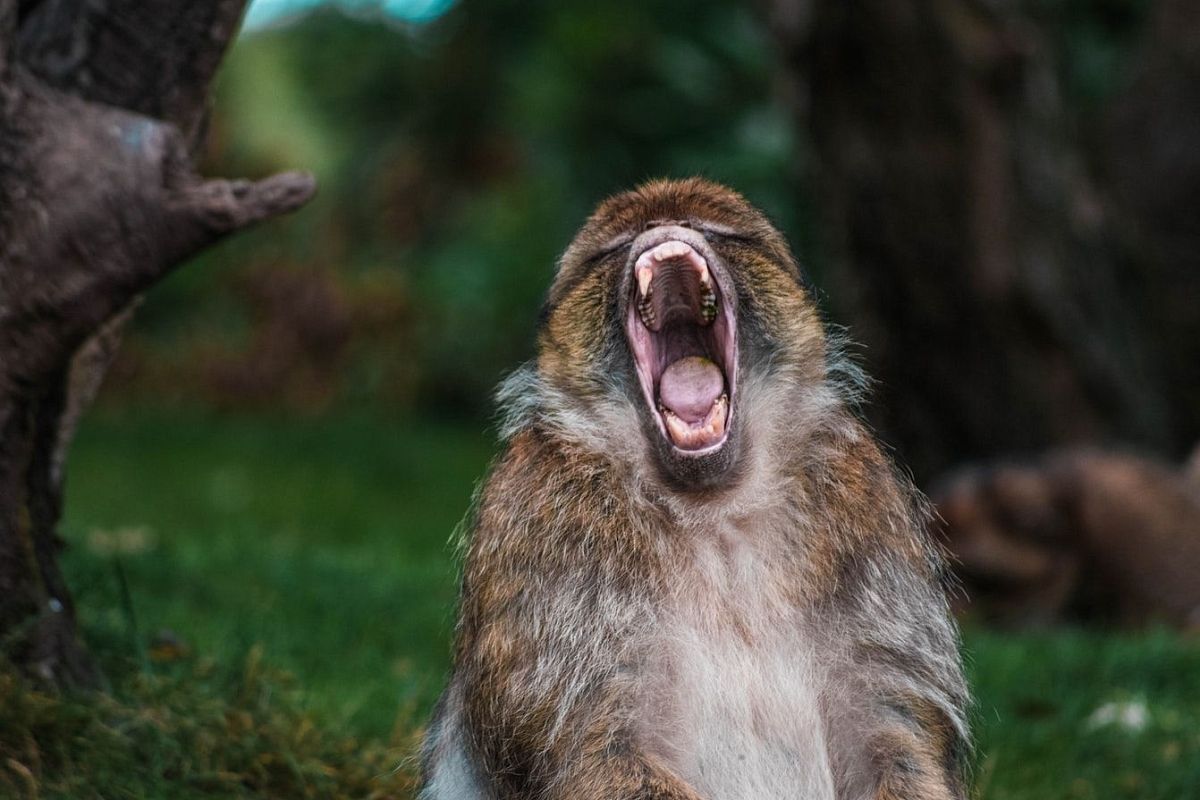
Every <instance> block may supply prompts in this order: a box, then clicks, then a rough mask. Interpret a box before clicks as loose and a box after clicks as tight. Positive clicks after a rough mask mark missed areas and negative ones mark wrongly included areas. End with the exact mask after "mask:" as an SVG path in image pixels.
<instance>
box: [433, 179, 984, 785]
mask: <svg viewBox="0 0 1200 800" xmlns="http://www.w3.org/2000/svg"><path fill="white" fill-rule="evenodd" d="M855 374H856V372H855V370H854V369H853V368H852V366H850V365H848V364H847V363H846V361H845V359H844V358H843V356H842V355H841V354H840V352H839V348H838V347H837V346H836V345H835V344H831V342H830V337H829V336H828V335H827V332H826V330H825V327H824V325H823V324H822V321H821V315H820V313H819V311H818V309H817V306H816V302H815V299H814V297H813V293H812V291H811V289H809V288H808V286H807V284H806V283H805V279H804V277H803V275H802V273H801V271H800V268H799V267H798V266H797V263H796V260H795V259H794V257H793V256H792V254H791V252H790V251H789V248H788V245H787V244H786V242H785V241H784V239H783V237H782V236H781V234H780V233H779V232H778V231H777V230H775V228H774V227H772V226H771V224H770V223H769V222H768V221H767V219H766V218H765V217H764V215H763V214H762V213H760V212H759V211H757V210H756V209H755V208H753V207H752V206H751V205H749V204H748V203H747V202H746V200H744V199H743V198H742V197H741V196H740V195H738V194H737V193H735V192H733V191H731V190H729V189H726V188H724V187H722V186H718V185H716V184H713V183H709V182H707V181H704V180H700V179H690V180H682V181H654V182H651V183H647V184H645V185H643V186H640V187H639V188H637V189H635V190H633V191H630V192H626V193H624V194H620V195H617V196H615V197H612V198H610V199H609V200H607V201H605V202H604V203H602V204H601V205H600V207H599V208H598V209H597V210H596V211H595V213H594V214H593V215H592V216H591V217H590V218H589V219H588V221H587V222H586V224H585V225H584V226H583V229H582V230H581V231H580V232H579V234H578V235H577V236H576V237H575V240H574V241H573V242H572V243H571V244H570V246H569V247H568V248H567V250H566V252H565V253H564V254H563V256H562V259H561V262H560V265H559V269H558V273H557V276H556V278H555V280H554V282H553V285H552V286H551V288H550V291H549V294H548V297H547V301H546V305H545V309H544V313H543V316H542V322H541V328H540V331H539V336H538V354H537V358H536V360H535V362H533V363H531V364H530V365H527V366H526V367H525V368H523V369H521V370H519V371H517V372H516V373H515V374H514V375H513V376H512V377H511V378H510V379H509V380H508V381H507V382H506V383H505V385H504V386H503V387H502V389H501V391H500V400H501V402H502V404H503V406H504V408H505V411H506V414H507V416H506V420H505V425H504V431H503V434H504V437H505V440H506V443H507V444H506V448H505V450H504V452H503V453H502V454H501V455H500V457H499V458H498V460H497V462H496V464H495V465H494V467H493V468H492V471H491V474H490V476H489V477H488V478H487V480H486V482H485V483H484V484H483V486H482V488H481V489H480V492H479V494H478V497H477V500H476V508H475V510H474V517H473V525H472V526H471V530H470V532H469V535H468V540H467V541H466V543H465V551H466V556H465V565H464V568H463V576H462V596H461V601H460V609H459V623H458V628H457V635H456V644H455V650H454V666H453V672H452V675H451V677H450V681H449V684H448V686H447V688H446V690H445V693H444V695H443V696H442V698H441V701H440V702H439V704H438V707H437V710H436V712H435V714H434V718H433V720H432V722H431V723H430V726H429V729H428V733H427V736H426V742H425V748H424V754H423V790H422V794H421V797H422V798H424V799H425V800H475V799H476V798H488V799H489V800H509V799H510V798H511V799H512V800H516V799H517V798H538V799H539V800H554V799H557V798H561V799H562V800H566V799H567V798H570V799H571V800H618V799H619V800H724V799H726V798H746V799H747V800H751V799H752V800H769V799H770V798H780V799H782V798H788V799H789V800H798V799H799V798H877V799H878V800H885V799H886V800H900V799H901V798H912V799H913V800H916V799H917V798H920V800H943V799H945V798H963V797H965V787H964V778H963V774H962V759H963V756H964V753H965V752H966V744H965V743H966V740H967V730H966V723H965V707H966V704H967V692H966V688H965V686H964V681H963V676H962V672H961V667H960V661H959V655H958V634H957V630H956V628H955V625H954V622H953V620H952V618H951V616H950V614H949V612H948V605H947V602H946V599H945V595H944V591H943V583H942V581H943V578H944V571H943V566H942V560H941V557H940V553H939V551H938V549H937V548H936V547H935V546H934V545H933V544H932V543H931V541H930V540H929V539H927V538H926V536H925V534H924V533H923V531H924V522H925V517H926V506H925V503H924V502H923V500H922V499H921V497H920V496H919V495H918V494H917V493H916V491H915V490H914V489H913V488H912V487H911V486H910V485H909V484H908V482H907V481H906V480H904V479H903V478H902V477H900V476H899V474H898V473H897V470H896V468H895V467H894V465H893V464H892V463H891V462H890V461H889V459H888V457H887V456H885V455H884V453H883V452H882V451H881V450H880V447H879V445H878V444H877V443H876V441H875V440H874V439H873V438H872V436H871V434H870V432H869V431H868V430H867V429H866V428H865V427H864V425H863V424H862V423H861V422H860V421H859V419H858V417H857V416H856V414H855V411H854V399H855V392H856V386H857V385H858V381H856V379H855Z"/></svg>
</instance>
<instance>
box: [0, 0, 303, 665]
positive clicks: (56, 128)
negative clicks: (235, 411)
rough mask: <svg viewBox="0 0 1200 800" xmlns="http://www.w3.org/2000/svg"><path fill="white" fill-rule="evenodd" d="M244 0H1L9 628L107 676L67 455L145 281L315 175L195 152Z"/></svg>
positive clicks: (1, 443)
mask: <svg viewBox="0 0 1200 800" xmlns="http://www.w3.org/2000/svg"><path fill="white" fill-rule="evenodd" d="M243 5H244V3H243V2H242V1H241V0H207V1H202V0H159V2H155V3H146V2H141V1H140V0H109V2H104V3H96V2H90V1H89V0H42V1H41V2H38V0H20V2H17V0H0V642H2V643H3V652H4V654H5V655H6V656H7V657H9V658H11V659H13V660H14V661H15V662H17V663H18V664H20V665H21V666H23V667H24V668H26V669H27V670H28V671H29V672H30V673H31V674H34V675H36V676H38V677H40V678H42V679H44V680H45V681H47V682H49V683H52V684H64V683H75V684H83V685H88V684H93V683H95V681H96V679H97V674H96V671H95V668H94V667H93V665H92V663H91V661H90V659H89V658H88V656H87V654H86V651H85V650H84V649H83V648H82V646H81V645H80V644H79V643H78V641H77V637H76V633H75V621H74V610H73V606H72V602H71V597H70V594H69V592H68V590H67V587H66V586H65V585H64V582H63V579H62V576H61V574H60V572H59V569H58V566H57V552H58V550H59V549H60V546H61V545H60V540H59V539H58V537H57V534H56V531H55V527H56V524H57V522H58V518H59V515H60V506H61V501H62V484H63V472H64V459H65V455H66V450H67V447H68V445H69V443H70V439H71V436H72V433H73V430H74V427H75V424H76V422H77V420H78V418H79V414H80V413H81V411H82V410H83V409H84V408H85V407H86V406H87V405H88V403H89V402H90V400H91V397H92V394H93V393H94V391H95V390H96V388H97V387H98V385H99V382H100V379H101V378H102V376H103V373H104V371H105V369H106V367H107V365H108V363H109V361H110V359H111V357H112V354H113V350H114V348H115V347H116V344H117V341H118V340H119V334H120V327H121V324H122V322H123V320H124V319H125V318H126V317H127V316H128V314H129V313H130V309H131V308H132V306H133V304H134V303H135V302H136V300H137V298H138V296H139V295H140V293H141V292H143V291H145V290H146V289H147V288H148V287H149V286H151V285H152V284H153V283H154V282H155V281H157V280H158V279H160V278H161V277H163V276H164V275H165V274H166V273H168V272H169V271H170V270H171V269H173V268H174V267H176V266H177V265H179V264H180V263H182V262H183V261H185V260H186V259H187V258H188V257H189V256H190V255H192V254H194V253H196V252H197V251H199V250H201V249H203V248H205V247H206V246H208V245H210V244H211V243H213V242H215V241H216V240H217V239H219V238H221V237H222V236H225V235H227V234H229V233H232V232H235V231H237V230H239V229H241V228H244V227H246V226H247V225H250V224H251V223H254V222H256V221H258V220H262V219H266V218H269V217H272V216H275V215H277V214H281V213H284V212H287V211H290V210H292V209H294V208H296V207H298V206H299V205H301V204H302V203H304V202H305V201H306V200H307V199H308V197H309V196H310V195H311V194H312V191H313V182H312V179H311V178H309V177H307V176H305V175H300V174H296V173H287V174H283V175H278V176H276V177H273V178H269V179H267V180H263V181H259V182H246V181H224V180H204V179H202V178H200V177H199V176H198V175H197V174H196V173H195V172H194V170H193V166H192V151H193V146H194V145H195V144H196V143H197V142H198V140H199V139H200V134H201V132H202V130H203V123H204V118H205V101H206V97H207V94H208V87H209V83H210V81H211V79H212V77H213V73H214V72H215V70H216V68H217V65H218V64H219V62H220V60H221V57H222V55H223V53H224V51H225V49H226V46H227V45H228V44H229V42H230V39H231V38H232V36H233V34H234V33H235V32H236V29H237V25H238V21H239V19H240V17H241V14H242V10H243Z"/></svg>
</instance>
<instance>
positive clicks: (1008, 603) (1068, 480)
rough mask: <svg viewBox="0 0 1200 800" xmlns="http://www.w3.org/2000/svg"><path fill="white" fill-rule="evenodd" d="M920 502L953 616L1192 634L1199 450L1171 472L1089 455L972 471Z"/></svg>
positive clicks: (1198, 597) (1124, 458)
mask: <svg viewBox="0 0 1200 800" xmlns="http://www.w3.org/2000/svg"><path fill="white" fill-rule="evenodd" d="M932 497H933V500H934V502H935V504H936V505H937V509H938V512H939V513H940V515H941V517H942V520H943V521H944V523H943V530H944V532H945V536H946V540H947V543H948V546H949V549H950V551H951V552H952V554H953V556H954V559H953V561H952V566H953V567H954V569H955V571H956V572H957V573H958V576H959V578H960V579H961V581H962V584H963V588H964V593H963V594H962V595H960V596H959V598H958V601H957V606H958V608H957V610H958V611H960V612H963V613H966V614H968V615H970V616H977V617H980V618H982V619H984V620H987V621H992V622H998V623H1002V624H1010V625H1037V624H1045V623H1050V622H1057V621H1061V620H1077V621H1099V622H1109V623H1115V624H1122V625H1144V624H1148V623H1153V622H1165V623H1169V624H1173V625H1177V626H1181V627H1186V628H1193V629H1200V447H1197V448H1196V450H1195V451H1194V452H1193V454H1192V457H1191V460H1190V461H1189V463H1188V464H1187V465H1185V466H1184V467H1183V468H1182V469H1179V468H1174V467H1172V466H1169V465H1167V464H1163V463H1160V462H1157V461H1152V460H1149V459H1146V458H1140V457H1136V456H1131V455H1121V454H1115V453H1104V452H1100V451H1097V450H1065V451H1060V452H1056V453H1052V454H1050V455H1048V456H1046V457H1044V458H1042V459H1040V460H1038V461H1034V462H1030V463H1027V464H1023V465H1018V464H995V465H988V466H980V467H972V468H968V469H964V470H961V471H958V472H955V473H953V474H951V475H949V476H948V477H946V478H944V479H942V480H941V481H940V482H939V485H938V486H937V487H936V488H935V489H934V491H933V492H932Z"/></svg>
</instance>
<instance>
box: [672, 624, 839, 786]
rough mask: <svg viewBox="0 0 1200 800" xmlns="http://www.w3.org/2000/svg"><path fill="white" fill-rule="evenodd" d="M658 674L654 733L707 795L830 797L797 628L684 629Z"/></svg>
mask: <svg viewBox="0 0 1200 800" xmlns="http://www.w3.org/2000/svg"><path fill="white" fill-rule="evenodd" d="M672 640H673V642H674V647H673V648H672V650H673V652H672V654H671V657H670V660H669V665H668V666H667V668H666V669H664V671H663V674H662V675H661V676H660V681H659V682H658V689H657V692H658V694H659V698H658V702H659V703H660V704H661V705H660V707H659V712H660V713H657V714H656V715H655V716H656V722H655V723H653V724H654V726H655V730H654V737H655V738H656V739H657V740H658V742H660V743H661V748H660V750H661V753H662V755H663V756H664V757H665V758H666V759H667V761H668V762H669V763H670V764H671V765H672V767H673V768H674V770H675V771H676V772H677V773H678V774H679V775H680V776H681V777H683V778H685V779H686V780H687V781H688V783H689V784H690V785H692V786H694V787H695V788H696V790H697V791H698V792H699V793H700V795H701V796H702V797H705V798H709V800H733V799H734V798H746V799H747V800H749V798H757V799H758V800H769V799H770V798H788V799H789V800H798V799H800V798H814V799H815V798H832V797H833V781H832V778H831V774H830V767H829V763H828V757H827V753H826V746H825V737H824V733H823V726H822V724H821V718H820V713H819V709H818V689H819V687H818V680H819V675H818V671H817V670H816V669H815V665H814V660H813V657H812V655H811V653H810V652H809V651H808V648H806V646H805V644H804V642H802V641H800V639H799V637H798V636H797V637H791V636H786V635H782V636H760V637H759V638H758V639H757V641H755V642H754V643H753V644H751V643H748V642H747V640H746V639H745V638H743V637H741V636H737V635H733V636H725V635H720V634H719V633H718V634H716V635H714V634H713V632H711V631H709V632H700V631H697V630H694V629H692V630H688V629H680V630H679V631H677V632H676V635H674V636H672Z"/></svg>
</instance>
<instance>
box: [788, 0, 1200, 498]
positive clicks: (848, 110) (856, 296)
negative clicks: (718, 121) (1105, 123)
mask: <svg viewBox="0 0 1200 800" xmlns="http://www.w3.org/2000/svg"><path fill="white" fill-rule="evenodd" d="M1186 1H1187V0H1181V2H1180V3H1179V5H1181V6H1182V5H1184V3H1186ZM1192 5H1194V4H1192ZM770 8H771V11H772V14H773V27H774V28H775V30H776V31H777V32H778V37H779V41H780V42H781V44H782V48H783V52H784V55H785V59H786V65H787V66H786V71H787V77H788V78H789V82H790V85H791V86H793V87H794V89H795V94H794V98H793V99H794V100H795V104H796V110H797V117H798V119H799V120H800V122H801V125H802V127H803V128H805V129H806V131H807V134H808V136H809V137H810V145H811V164H810V174H811V175H812V177H813V192H814V195H815V196H816V198H817V202H816V203H815V204H814V206H815V207H816V208H819V209H821V211H822V212H823V216H822V219H821V220H820V222H821V228H822V230H823V232H824V233H825V234H826V236H825V239H824V241H823V242H822V249H823V252H822V256H823V258H822V259H821V260H822V262H823V264H824V266H825V267H826V271H825V274H824V276H823V277H824V279H825V281H826V282H827V283H828V285H829V286H830V288H831V294H832V296H833V298H834V301H835V307H834V312H835V315H836V316H837V317H838V318H839V319H840V320H842V321H845V322H847V323H848V324H849V325H850V326H851V329H852V334H853V337H854V338H855V339H856V340H858V341H860V342H862V343H863V344H864V345H865V351H864V353H865V359H866V361H867V364H868V369H869V371H870V373H871V374H872V375H873V376H874V377H875V378H876V379H877V384H876V392H875V395H876V401H877V402H876V403H875V404H874V406H873V407H872V411H871V414H872V415H873V418H874V422H875V423H876V424H877V426H878V427H879V428H880V429H881V431H882V433H883V435H884V436H885V438H887V439H888V440H890V441H891V442H892V443H893V444H895V445H896V446H897V448H898V449H899V451H900V452H901V455H902V457H903V459H904V460H905V461H906V462H907V463H909V464H910V465H912V467H913V469H914V471H915V472H916V475H917V477H918V478H919V479H925V478H927V477H929V476H931V475H933V474H935V473H937V472H939V471H941V470H943V469H945V468H947V467H949V466H951V465H953V464H954V463H957V462H958V461H960V460H964V459H979V458H986V457H996V456H1000V455H1008V454H1012V453H1020V452H1028V451H1040V450H1042V449H1044V448H1047V447H1050V446H1056V445H1067V444H1072V443H1079V442H1097V441H1099V442H1104V441H1121V442H1132V443H1136V444H1140V445H1142V446H1146V447H1149V448H1151V449H1155V450H1158V451H1160V452H1162V451H1167V452H1171V453H1172V454H1175V453H1176V451H1179V450H1181V449H1183V448H1185V447H1186V446H1187V445H1189V444H1190V442H1187V441H1180V438H1179V437H1180V434H1179V432H1180V426H1179V420H1178V419H1177V418H1176V417H1177V415H1174V414H1173V413H1172V411H1171V406H1172V404H1171V403H1170V402H1168V400H1167V398H1168V397H1170V396H1171V394H1170V391H1169V389H1171V388H1173V387H1171V386H1169V385H1168V384H1169V383H1170V381H1169V380H1168V379H1167V375H1166V372H1165V367H1164V365H1163V364H1162V363H1161V361H1160V358H1159V347H1158V345H1159V342H1158V340H1157V339H1156V338H1155V336H1154V335H1153V334H1152V332H1151V327H1150V326H1149V325H1148V321H1147V318H1146V310H1147V309H1146V307H1145V304H1143V303H1141V302H1139V298H1142V297H1144V296H1145V295H1144V288H1143V287H1142V286H1141V277H1142V272H1141V266H1143V265H1138V269H1137V270H1133V269H1130V264H1129V263H1128V261H1127V257H1126V253H1127V251H1126V249H1125V248H1124V247H1123V246H1122V241H1121V238H1122V237H1121V233H1120V226H1119V225H1118V224H1117V222H1118V221H1119V220H1118V215H1117V214H1115V213H1114V211H1113V206H1112V204H1111V202H1110V201H1109V198H1108V193H1107V191H1105V190H1104V188H1105V187H1104V186H1103V184H1102V183H1101V181H1100V178H1101V176H1100V175H1097V174H1096V173H1097V170H1096V169H1095V168H1094V166H1093V163H1094V162H1093V159H1091V158H1090V157H1089V156H1090V153H1089V152H1088V150H1087V148H1086V147H1085V144H1086V142H1087V140H1088V136H1087V135H1086V132H1082V131H1080V130H1078V125H1077V119H1078V117H1077V115H1076V114H1074V113H1072V109H1070V108H1069V107H1068V104H1067V101H1066V99H1065V98H1064V92H1063V89H1062V86H1061V74H1060V73H1061V68H1060V67H1061V65H1060V64H1059V63H1058V55H1059V54H1057V53H1056V52H1054V48H1053V46H1052V42H1051V41H1050V37H1049V36H1048V35H1047V34H1048V30H1047V28H1046V27H1045V26H1044V25H1043V24H1042V23H1041V22H1040V21H1039V20H1038V19H1037V18H1035V17H1034V15H1033V13H1032V12H1031V11H1030V9H1031V8H1034V4H1022V3H1019V2H1011V3H982V2H975V1H973V0H941V1H940V2H923V1H922V0H895V1H894V2H887V3H874V2H865V1H864V0H771V2H770ZM1193 16H1194V15H1193ZM1192 41H1193V43H1194V41H1195V40H1192ZM1192 52H1193V54H1194V48H1193V50H1192ZM1195 108H1196V106H1195V105H1193V106H1191V112H1190V113H1192V114H1193V116H1194V114H1195ZM1194 143H1195V140H1194V139H1193V140H1191V149H1192V151H1193V152H1192V154H1191V155H1192V156H1193V157H1194V151H1195V144H1194ZM1133 170H1134V171H1135V172H1136V171H1137V167H1136V166H1134V167H1133ZM1193 188H1194V187H1193ZM1192 205H1193V208H1194V203H1193V204H1192ZM1181 213H1182V209H1181ZM1188 218H1189V219H1190V220H1194V219H1195V214H1194V213H1193V214H1191V215H1190V216H1189V217H1188ZM1192 252H1195V251H1194V250H1193V251H1192ZM1193 279H1194V275H1193ZM1194 296H1195V294H1194V293H1193V295H1192V297H1191V298H1190V299H1185V298H1184V297H1180V298H1179V302H1191V303H1193V305H1194ZM1151 311H1153V307H1152V306H1151ZM1193 320H1194V316H1193ZM1193 328H1194V322H1193ZM1195 341H1196V337H1193V339H1192V345H1191V347H1192V350H1191V352H1193V353H1194V352H1195ZM1196 363H1200V359H1196V360H1193V364H1192V369H1193V372H1194V370H1195V369H1196V367H1195V364H1196ZM1194 409H1195V403H1194V401H1193V411H1192V412H1191V413H1192V419H1193V420H1195V419H1196V412H1195V410H1194Z"/></svg>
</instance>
